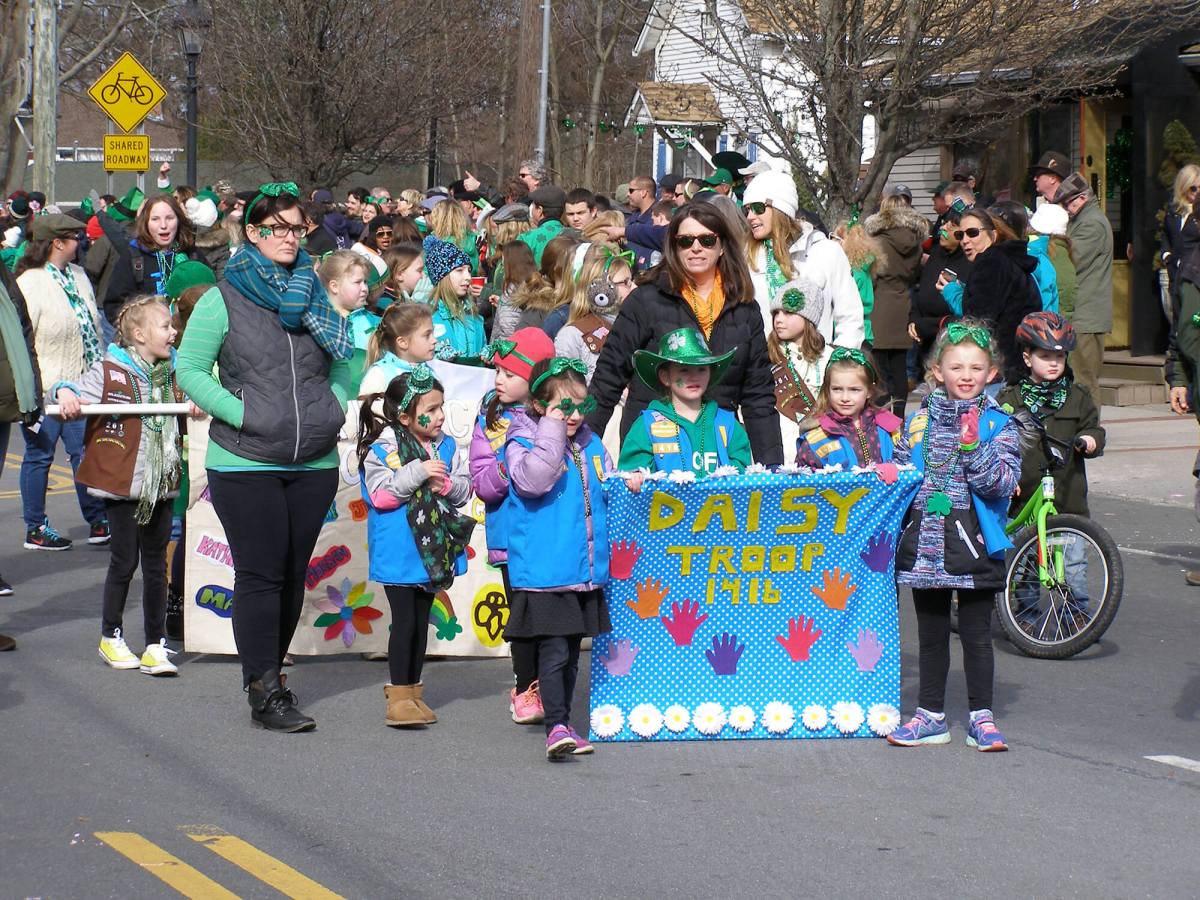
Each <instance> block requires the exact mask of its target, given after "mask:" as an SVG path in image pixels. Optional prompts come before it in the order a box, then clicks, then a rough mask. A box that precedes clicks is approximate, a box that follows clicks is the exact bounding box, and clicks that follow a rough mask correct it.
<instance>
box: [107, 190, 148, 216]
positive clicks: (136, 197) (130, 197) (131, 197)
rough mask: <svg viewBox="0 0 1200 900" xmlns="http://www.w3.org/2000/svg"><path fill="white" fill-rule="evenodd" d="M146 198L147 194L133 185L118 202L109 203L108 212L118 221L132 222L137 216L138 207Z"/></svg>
mask: <svg viewBox="0 0 1200 900" xmlns="http://www.w3.org/2000/svg"><path fill="white" fill-rule="evenodd" d="M145 199H146V195H145V194H143V193H142V192H141V191H140V190H138V189H137V188H136V187H132V188H130V189H129V190H128V191H127V192H126V193H125V196H124V197H122V198H121V199H120V200H118V201H117V202H116V203H110V204H109V206H108V214H109V216H111V217H112V218H114V219H116V220H117V221H118V222H132V221H133V220H134V217H136V216H137V211H138V207H140V206H141V205H142V201H143V200H145Z"/></svg>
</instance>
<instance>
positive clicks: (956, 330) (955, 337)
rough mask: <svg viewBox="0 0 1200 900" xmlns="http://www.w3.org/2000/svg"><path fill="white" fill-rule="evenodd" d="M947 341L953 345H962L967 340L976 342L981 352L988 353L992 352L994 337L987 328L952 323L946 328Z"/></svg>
mask: <svg viewBox="0 0 1200 900" xmlns="http://www.w3.org/2000/svg"><path fill="white" fill-rule="evenodd" d="M946 339H947V340H949V341H950V343H952V344H961V343H962V342H963V341H967V340H970V341H974V342H975V343H976V344H977V345H978V346H979V349H980V350H986V351H987V352H988V353H991V351H992V336H991V335H990V334H988V330H987V329H986V328H980V327H979V326H978V325H964V324H963V323H962V322H951V323H950V324H949V325H947V326H946Z"/></svg>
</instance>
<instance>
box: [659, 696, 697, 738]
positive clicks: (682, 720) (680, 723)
mask: <svg viewBox="0 0 1200 900" xmlns="http://www.w3.org/2000/svg"><path fill="white" fill-rule="evenodd" d="M663 724H664V725H666V726H667V731H671V732H674V733H675V734H679V733H680V732H681V731H687V727H688V726H689V725H691V724H692V714H691V713H690V712H688V711H687V708H686V707H684V706H680V705H679V704H678V703H676V704H674V705H672V706H668V707H667V708H666V710H664V711H663Z"/></svg>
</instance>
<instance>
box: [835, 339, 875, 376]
mask: <svg viewBox="0 0 1200 900" xmlns="http://www.w3.org/2000/svg"><path fill="white" fill-rule="evenodd" d="M836 362H853V363H858V364H859V365H860V366H862V367H863V368H864V369H866V370H867V371H868V372H870V373H871V381H872V382H876V381H878V380H879V373H878V372H876V371H875V366H874V365H873V364H872V362H871V358H870V357H869V356H867V354H865V353H863V352H862V351H861V350H859V349H857V348H854V347H834V348H833V353H832V354H831V355H830V357H829V362H828V363H827V364H826V365H825V371H826V372H828V371H829V367H830V366H832V365H833V364H834V363H836Z"/></svg>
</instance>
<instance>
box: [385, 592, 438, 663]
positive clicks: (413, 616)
mask: <svg viewBox="0 0 1200 900" xmlns="http://www.w3.org/2000/svg"><path fill="white" fill-rule="evenodd" d="M383 592H384V593H385V594H387V599H388V606H390V607H391V608H392V634H391V637H389V638H388V670H389V673H390V674H391V677H392V684H401V685H409V684H420V683H421V668H422V667H423V666H424V665H425V647H426V644H427V643H428V641H429V611H430V610H431V609H432V608H433V594H431V593H429V591H425V590H422V589H421V588H419V587H412V586H410V585H407V584H385V585H384V586H383Z"/></svg>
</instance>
